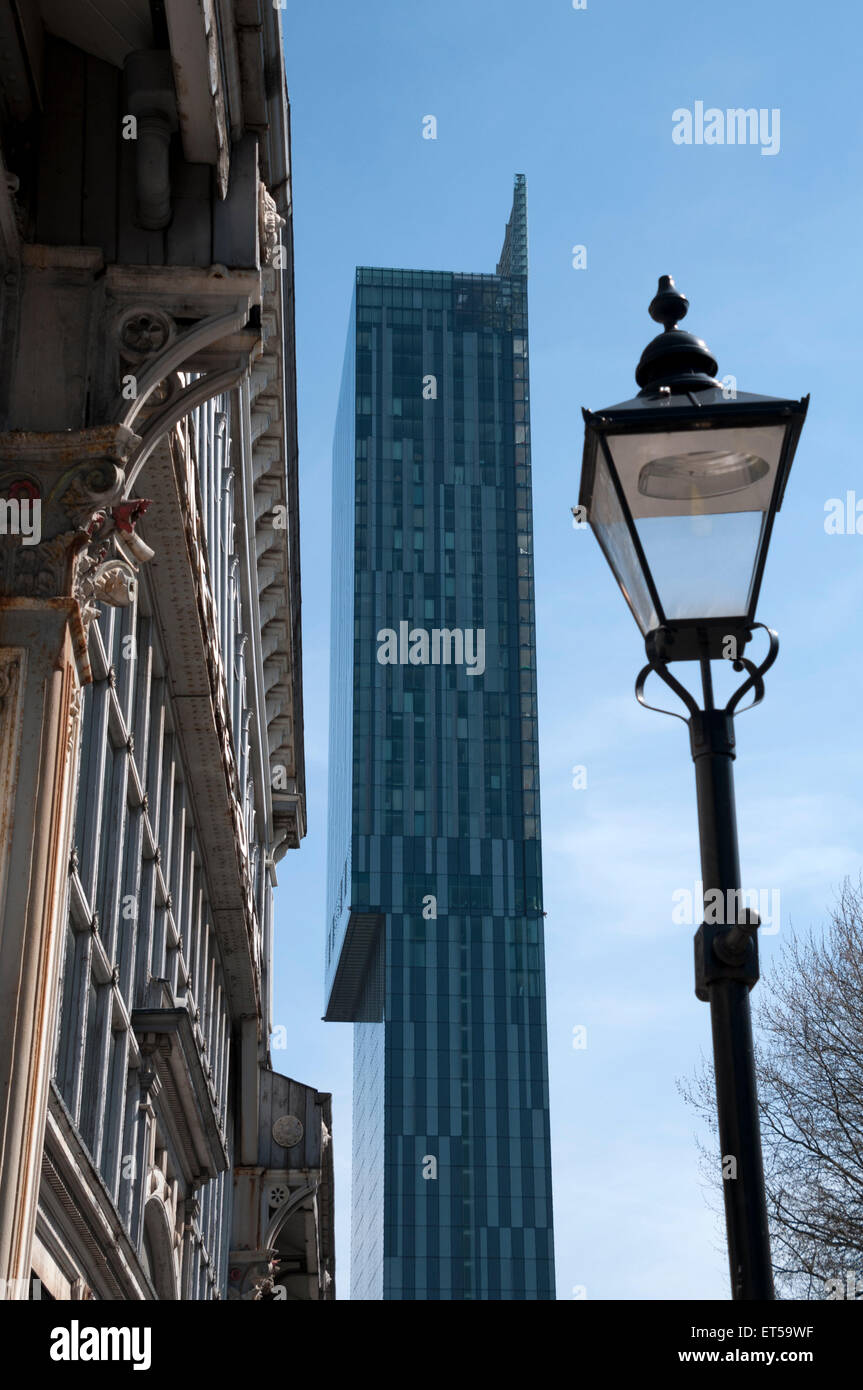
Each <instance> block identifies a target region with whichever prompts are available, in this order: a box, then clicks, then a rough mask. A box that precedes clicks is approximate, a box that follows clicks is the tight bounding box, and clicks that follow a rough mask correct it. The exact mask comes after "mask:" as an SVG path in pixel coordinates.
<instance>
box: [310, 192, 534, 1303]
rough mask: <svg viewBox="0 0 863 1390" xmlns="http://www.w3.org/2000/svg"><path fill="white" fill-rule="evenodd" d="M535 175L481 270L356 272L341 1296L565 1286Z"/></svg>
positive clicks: (343, 708)
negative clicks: (546, 912) (558, 1212)
mask: <svg viewBox="0 0 863 1390" xmlns="http://www.w3.org/2000/svg"><path fill="white" fill-rule="evenodd" d="M526 197H527V193H526V187H525V181H524V178H523V176H521V175H519V176H518V177H517V179H516V184H515V196H514V201H513V208H512V215H511V217H510V220H509V223H508V225H507V230H506V237H505V240H504V245H503V250H502V252H501V257H500V261H499V263H498V266H497V272H496V274H494V275H464V274H450V273H442V272H438V271H412V270H373V269H366V268H361V269H358V270H357V272H356V289H355V294H354V300H353V305H352V311H351V320H350V329H349V333H348V344H347V353H346V359H345V367H344V375H343V381H342V390H341V398H340V403H339V413H338V423H337V428H336V439H335V449H334V494H333V518H334V521H333V610H332V618H333V628H332V630H333V656H332V672H331V689H332V694H331V700H332V710H331V747H330V826H329V865H328V872H329V906H328V924H327V1013H326V1017H327V1018H328V1019H331V1020H342V1021H344V1020H350V1021H353V1022H354V1025H355V1028H354V1034H355V1040H354V1140H353V1233H352V1261H351V1263H352V1297H353V1298H357V1299H553V1298H554V1273H553V1238H552V1202H551V1167H550V1146H549V1112H548V1075H547V1057H546V1017H545V973H544V972H545V967H544V952H543V922H542V917H543V913H542V878H541V859H540V821H539V774H538V756H537V711H536V657H535V630H534V598H533V554H532V552H533V541H532V520H531V475H530V415H529V387H528V346H527V206H526Z"/></svg>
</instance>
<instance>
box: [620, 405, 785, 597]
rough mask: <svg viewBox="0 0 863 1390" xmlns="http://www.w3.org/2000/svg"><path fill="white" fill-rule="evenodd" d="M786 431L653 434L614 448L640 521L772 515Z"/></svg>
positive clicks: (760, 428)
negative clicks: (656, 518) (773, 498)
mask: <svg viewBox="0 0 863 1390" xmlns="http://www.w3.org/2000/svg"><path fill="white" fill-rule="evenodd" d="M785 430H786V426H785V425H784V424H779V425H755V426H752V425H750V426H745V425H737V426H733V427H731V428H728V429H714V428H706V429H692V428H686V429H680V430H667V431H666V430H663V431H645V432H644V433H641V434H639V433H631V434H615V435H610V436H609V437H608V447H609V450H610V452H611V456H612V458H613V460H614V466H615V468H616V469H617V475H618V478H619V480H620V484H621V487H622V488H623V493H624V496H625V497H626V501H627V505H628V507H629V509H630V511H631V513H632V515H633V518H634V519H635V520H638V519H639V518H641V517H680V516H705V515H707V516H709V515H712V514H721V513H726V512H766V511H768V510H769V508H770V502H771V498H772V496H773V490H774V486H775V483H776V474H777V470H778V467H779V460H780V457H781V454H782V444H783V440H784V438H785ZM660 597H661V595H660Z"/></svg>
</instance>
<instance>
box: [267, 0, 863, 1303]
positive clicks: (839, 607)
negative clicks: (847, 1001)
mask: <svg viewBox="0 0 863 1390" xmlns="http://www.w3.org/2000/svg"><path fill="white" fill-rule="evenodd" d="M824 13H825V11H824V10H823V9H820V8H819V7H817V6H813V5H811V4H808V3H807V4H804V3H802V0H759V3H758V4H757V5H753V4H752V3H751V0H749V2H748V3H740V0H727V2H726V3H725V4H724V5H722V6H721V7H720V8H718V9H717V8H714V9H712V10H705V9H704V8H703V7H697V6H693V5H692V4H691V0H658V3H655V4H652V5H645V4H644V3H640V2H637V0H588V8H587V9H586V10H583V11H581V10H579V11H576V10H573V8H572V3H571V0H531V3H528V2H527V0H470V3H469V4H465V3H459V4H456V3H453V0H436V3H434V4H426V3H423V2H422V0H365V3H364V4H362V5H357V4H355V3H348V0H328V3H326V4H322V3H320V0H303V2H302V3H300V0H289V8H288V10H287V11H286V13H285V14H284V16H283V19H284V25H285V47H286V61H287V71H288V83H289V89H290V96H291V103H292V113H293V174H294V190H293V191H294V225H295V237H296V247H295V252H296V277H297V282H296V299H297V334H298V364H299V365H298V376H299V418H300V476H301V506H302V516H301V525H302V538H301V544H302V573H303V634H304V650H305V715H306V763H307V779H308V820H309V833H308V837H307V839H306V841H305V842H304V845H303V847H302V849H301V850H300V851H299V852H292V853H291V854H290V855H289V856H288V857H287V858H286V859H284V860H283V861H282V863H281V864H280V866H279V882H280V888H279V891H278V892H277V895H276V903H277V907H276V912H277V944H276V953H277V955H276V995H275V1022H276V1023H277V1024H284V1025H285V1027H286V1028H287V1033H288V1045H287V1048H286V1050H285V1051H279V1052H276V1053H275V1054H274V1062H275V1065H276V1066H277V1067H278V1068H279V1069H280V1070H282V1071H286V1072H288V1073H289V1074H290V1075H292V1076H295V1077H297V1078H298V1079H300V1080H302V1081H305V1082H308V1083H311V1084H314V1085H316V1086H318V1087H319V1088H320V1089H321V1090H331V1091H332V1092H333V1097H334V1150H335V1158H336V1181H337V1188H336V1220H337V1239H338V1254H337V1259H338V1264H337V1287H338V1290H339V1296H340V1297H347V1296H348V1289H349V1280H348V1271H349V1207H350V1129H351V1031H352V1030H351V1027H350V1025H348V1024H328V1025H325V1024H323V1023H322V1022H320V1016H321V1014H322V1012H323V998H322V995H323V986H322V977H323V963H322V962H323V936H324V921H325V879H324V873H325V849H326V760H327V690H328V677H329V636H328V627H329V584H330V576H329V535H330V473H331V448H332V432H333V424H334V419H335V410H336V401H337V395H338V388H339V378H340V373H341V365H342V356H343V351H344V342H345V333H346V328H347V318H348V307H349V301H350V294H351V287H352V277H353V271H354V267H355V266H356V265H391V266H400V267H406V268H409V267H413V268H417V269H424V270H434V269H440V270H463V271H474V272H490V271H493V270H494V267H495V263H496V260H497V256H498V253H499V249H500V243H501V240H502V237H503V230H504V225H505V222H506V218H507V215H508V213H509V208H510V203H511V197H512V182H513V175H514V174H515V173H516V172H518V173H524V174H526V175H527V183H528V217H529V226H530V281H529V296H530V365H531V419H532V443H533V478H534V529H535V553H536V605H537V641H538V656H537V662H538V679H539V720H540V758H541V777H542V817H543V845H544V866H545V899H546V908H547V911H548V917H547V920H546V932H547V936H546V941H547V965H548V988H549V994H548V1005H549V1065H550V1073H551V1106H552V1138H553V1163H554V1194H555V1223H556V1245H557V1270H558V1297H559V1298H571V1297H572V1296H573V1289H574V1288H576V1287H579V1286H583V1287H584V1288H585V1289H586V1292H587V1297H588V1298H589V1299H609V1298H614V1299H671V1298H678V1297H687V1298H690V1297H695V1298H725V1297H727V1296H728V1292H727V1290H728V1278H727V1265H726V1258H725V1253H724V1249H723V1243H722V1237H723V1232H722V1230H721V1229H720V1228H719V1226H718V1225H717V1221H716V1217H715V1216H714V1215H713V1213H712V1212H711V1210H710V1209H709V1207H708V1205H707V1202H706V1200H705V1195H704V1192H703V1189H702V1186H701V1179H700V1176H699V1168H698V1161H697V1153H696V1147H695V1135H696V1132H697V1129H698V1125H697V1122H696V1120H695V1118H694V1117H693V1116H692V1114H691V1113H690V1112H689V1110H688V1109H687V1108H686V1106H685V1105H684V1103H683V1101H682V1100H681V1099H680V1097H679V1095H678V1092H677V1089H676V1085H675V1083H676V1080H677V1079H678V1078H683V1077H686V1076H688V1075H690V1074H691V1073H692V1072H693V1070H694V1069H695V1067H696V1066H697V1065H698V1061H699V1058H700V1056H701V1054H702V1052H706V1051H707V1050H709V1046H710V1026H709V1011H708V1009H707V1007H706V1006H705V1005H703V1004H699V1003H698V1002H697V1001H696V999H695V996H694V993H693V972H692V945H691V937H692V928H691V927H689V926H680V925H676V924H675V923H674V922H673V921H672V894H673V893H674V892H675V890H679V889H681V888H694V885H695V883H696V881H697V880H698V877H699V863H698V838H697V823H696V814H695V794H694V782H693V773H692V765H691V762H690V759H689V752H688V739H687V735H686V731H685V729H684V728H683V726H682V725H681V724H679V723H678V722H677V721H675V720H672V719H664V718H662V717H661V716H659V715H656V714H651V713H648V712H646V711H644V710H642V709H641V708H640V707H639V706H638V705H637V704H636V702H635V699H634V696H633V693H632V687H633V682H634V679H635V675H636V673H637V671H638V669H639V667H640V666H641V664H642V662H643V647H642V644H641V639H640V637H639V634H638V631H637V629H636V626H635V624H634V622H633V620H632V618H631V616H630V615H629V613H628V611H627V609H626V607H625V605H624V603H623V600H622V599H621V597H620V595H619V593H618V592H617V590H616V587H615V585H614V582H613V580H612V578H611V575H610V572H609V571H608V569H607V566H606V564H605V561H604V560H603V559H602V557H601V554H600V551H599V547H598V546H597V544H596V542H595V540H594V538H593V536H592V535H591V534H590V533H589V532H588V531H583V532H577V531H574V530H573V528H572V525H571V516H570V507H571V506H572V505H573V503H575V502H576V500H577V494H578V476H579V470H580V460H581V444H582V422H581V407H582V406H583V405H584V406H588V407H590V408H592V409H599V408H600V407H602V406H604V405H609V404H611V403H612V402H615V401H620V400H624V399H626V398H627V397H628V396H630V395H632V394H634V392H635V389H636V388H635V382H634V378H633V372H634V369H635V364H636V362H637V360H638V357H639V355H640V352H641V350H642V348H643V347H644V345H645V344H646V342H647V341H648V339H649V338H650V337H651V336H652V335H653V333H654V332H655V331H656V328H655V326H654V325H653V324H652V322H651V320H650V319H649V318H648V316H647V312H646V309H647V304H648V302H649V300H650V298H651V297H652V295H653V293H654V292H655V289H656V282H657V277H658V276H659V275H662V274H672V275H673V276H674V277H675V279H676V281H677V284H678V285H679V287H680V288H681V289H682V290H683V291H684V293H686V294H687V295H688V296H689V298H690V300H691V302H692V308H691V310H690V314H689V318H688V319H687V322H686V327H688V328H691V329H692V330H693V331H694V332H696V333H698V334H699V335H700V336H702V337H704V338H705V339H706V341H707V343H708V346H709V347H710V348H711V349H712V351H713V353H714V355H715V356H716V357H717V358H718V361H719V368H720V374H721V375H724V374H726V373H731V374H733V375H734V376H736V378H737V381H738V384H739V387H740V389H741V390H744V391H755V392H763V393H766V394H772V395H780V396H798V397H799V396H801V395H803V394H805V393H806V392H811V393H812V405H811V408H810V412H809V419H808V421H807V424H806V427H805V429H804V432H803V438H802V442H801V446H800V449H799V451H798V455H797V460H796V463H795V466H794V470H793V472H792V475H791V481H790V484H789V488H788V492H787V495H786V501H785V504H784V506H783V509H782V512H781V513H780V515H779V518H778V520H777V525H776V529H775V532H774V539H773V543H772V547H771V553H770V557H769V559H768V565H767V572H766V576H765V582H764V586H763V589H762V595H761V603H760V610H759V616H760V617H761V619H762V620H764V621H766V622H769V623H770V625H771V626H773V627H776V628H777V629H778V630H779V634H780V638H781V642H782V648H781V651H780V656H779V660H778V662H777V664H776V666H775V667H774V668H773V670H772V671H771V672H770V673H769V676H768V678H767V698H766V700H765V702H764V704H763V705H762V706H760V707H759V709H757V710H756V711H755V712H754V713H752V714H747V715H745V716H744V717H743V718H742V719H740V720H739V721H738V730H737V733H738V760H737V765H736V766H737V799H738V813H739V825H740V842H741V860H742V866H743V878H744V883H745V885H746V886H747V887H753V888H764V889H768V890H770V891H774V892H775V891H776V890H779V892H780V895H781V917H780V930H779V932H778V933H777V934H775V935H771V936H768V937H765V938H764V939H763V941H762V968H764V967H768V968H769V962H770V959H771V957H772V956H774V955H775V953H776V952H777V951H778V950H780V949H781V944H782V941H783V939H786V938H787V937H788V936H789V935H790V934H791V933H792V932H794V931H796V932H807V931H809V930H810V929H811V927H812V926H817V925H818V923H819V922H820V921H821V920H823V918H824V915H825V912H826V910H827V909H828V907H829V906H830V904H831V902H832V900H833V896H834V893H835V890H836V888H837V887H838V885H839V884H840V882H841V880H842V878H843V876H844V875H846V874H852V875H854V876H856V874H857V872H858V870H859V868H860V864H861V860H863V814H861V798H860V795H859V789H860V786H861V774H863V750H861V747H860V740H859V738H858V728H859V709H860V696H861V674H860V673H861V660H860V646H861V643H863V612H861V609H863V602H861V600H863V535H859V536H858V535H856V534H853V535H852V534H846V535H827V534H826V533H825V530H824V519H825V503H826V502H828V500H829V499H831V498H835V497H844V496H845V493H846V492H847V491H856V494H857V496H858V497H859V498H860V500H861V503H863V468H861V445H860V440H859V437H858V435H859V428H858V418H857V417H858V412H859V406H858V401H859V399H860V387H859V381H858V376H859V371H860V366H859V352H858V351H857V341H858V332H859V330H858V322H859V305H860V302H861V271H860V256H861V252H860V244H861V242H860V230H859V229H860V226H861V224H863V195H861V189H863V178H861V162H863V156H862V155H861V150H863V141H861V138H860V137H861V129H860V127H861V120H863V115H861V112H863V108H861V105H860V102H859V99H858V96H857V91H858V84H857V81H856V78H855V77H854V74H853V73H852V68H851V62H850V57H849V60H848V62H847V65H845V67H844V70H843V60H842V55H843V54H844V53H847V54H849V55H850V54H851V52H852V51H853V50H856V49H859V43H860V37H861V20H860V18H859V14H858V11H857V9H856V8H855V7H853V6H852V5H850V4H845V5H840V6H834V7H831V8H830V10H829V12H828V13H829V22H824V19H823V15H824ZM696 101H703V102H704V105H705V107H711V106H714V107H718V108H720V109H723V110H724V109H726V108H728V107H739V106H743V107H756V108H758V109H759V110H760V109H762V108H764V109H765V110H768V111H771V112H772V111H773V110H774V109H777V108H778V110H779V112H780V127H779V129H780V147H779V152H778V153H777V154H775V155H773V156H770V155H762V154H761V151H760V148H759V147H758V146H731V145H706V144H705V145H695V144H693V145H689V146H685V145H678V144H675V143H674V141H673V140H672V113H673V112H674V111H675V110H676V109H678V108H683V107H686V108H689V109H693V108H694V105H695V102H696ZM426 115H434V116H435V117H436V119H437V122H438V138H437V140H434V141H432V140H424V139H423V138H422V123H423V117H424V116H426ZM575 245H584V246H585V247H586V248H587V267H586V269H583V270H575V269H573V266H572V248H573V246H575ZM861 513H863V507H861ZM861 527H863V516H861ZM659 703H662V701H659ZM576 764H583V765H584V766H585V767H586V769H587V787H586V788H585V789H584V790H578V791H576V790H574V789H573V787H572V768H573V766H574V765H576ZM759 989H763V985H761V986H759ZM576 1026H583V1027H585V1028H586V1029H587V1047H586V1048H584V1049H579V1050H574V1049H573V1046H572V1036H573V1029H574V1028H575V1027H576Z"/></svg>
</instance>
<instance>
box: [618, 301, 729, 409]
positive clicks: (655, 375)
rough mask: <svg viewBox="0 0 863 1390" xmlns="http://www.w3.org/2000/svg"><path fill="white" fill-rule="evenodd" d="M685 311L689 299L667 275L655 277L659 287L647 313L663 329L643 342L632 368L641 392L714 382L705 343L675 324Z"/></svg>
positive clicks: (694, 387)
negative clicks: (639, 359)
mask: <svg viewBox="0 0 863 1390" xmlns="http://www.w3.org/2000/svg"><path fill="white" fill-rule="evenodd" d="M688 311H689V300H688V299H687V298H686V295H685V294H681V292H680V290H679V289H678V288H677V286H676V285H675V283H674V280H673V278H672V277H671V276H670V275H662V276H660V278H659V288H658V289H657V291H656V294H655V295H654V297H653V299H652V300H651V301H650V306H649V309H648V313H649V314H650V317H651V318H652V319H655V321H656V322H657V323H661V324H662V326H663V329H664V332H662V333H660V334H659V336H658V337H657V338H654V339H653V341H652V342H650V343H648V344H647V347H646V348H645V349H644V352H643V353H642V354H641V361H640V362H639V364H638V366H637V367H636V369H635V380H636V381H637V382H638V385H639V386H640V387H641V389H642V391H643V392H644V393H645V394H652V393H655V392H656V391H657V390H658V388H659V387H660V386H668V387H670V388H673V389H676V390H678V391H706V390H707V389H708V388H709V387H712V386H718V385H719V382H718V381H717V380H716V372H717V371H718V366H717V362H716V359H715V357H713V355H712V354H711V352H710V350H709V348H708V346H707V344H706V343H705V342H703V341H702V339H701V338H696V337H695V334H694V333H687V332H686V330H685V329H682V328H678V327H677V325H678V323H679V322H680V320H681V319H682V318H685V317H686V314H687V313H688Z"/></svg>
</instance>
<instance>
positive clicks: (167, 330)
mask: <svg viewBox="0 0 863 1390" xmlns="http://www.w3.org/2000/svg"><path fill="white" fill-rule="evenodd" d="M117 332H118V337H119V339H120V355H121V356H122V357H123V358H124V360H125V361H126V362H131V363H140V362H145V361H146V360H147V358H148V357H155V356H156V354H157V353H159V352H163V351H164V349H165V348H166V347H167V346H168V344H169V343H171V342H173V340H174V338H175V337H176V336H177V325H176V324H175V323H174V320H173V319H172V318H171V316H170V314H166V313H165V311H164V310H163V309H156V308H152V307H149V308H148V307H141V306H136V307H135V308H133V309H127V310H126V312H125V313H124V314H123V315H122V317H121V318H120V321H119V324H118V329H117Z"/></svg>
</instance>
